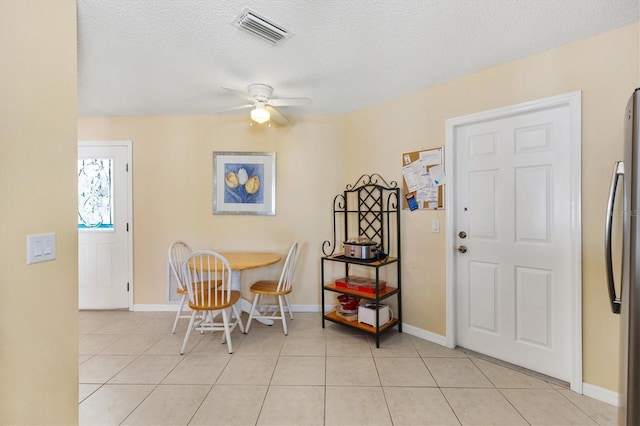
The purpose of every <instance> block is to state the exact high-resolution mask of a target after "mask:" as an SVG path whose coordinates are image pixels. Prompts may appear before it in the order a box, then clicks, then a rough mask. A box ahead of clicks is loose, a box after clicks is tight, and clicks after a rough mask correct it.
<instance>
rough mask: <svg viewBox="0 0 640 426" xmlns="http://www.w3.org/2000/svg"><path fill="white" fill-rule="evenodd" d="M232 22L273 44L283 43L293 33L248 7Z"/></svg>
mask: <svg viewBox="0 0 640 426" xmlns="http://www.w3.org/2000/svg"><path fill="white" fill-rule="evenodd" d="M232 24H233V25H235V26H237V27H238V28H241V29H243V30H245V31H248V32H250V33H251V34H253V35H255V36H258V37H260V38H261V39H263V40H266V41H268V42H269V43H272V44H278V43H281V42H283V41H285V40H286V39H287V38H289V37H291V36H292V35H293V33H292V32H290V31H287V30H285V29H284V28H282V26H281V25H278V24H276V23H274V22H271V21H269V20H268V19H266V18H265V17H263V16H261V15H259V14H257V13H256V12H254V11H253V10H251V9H249V8H248V7H247V8H245V9H244V10H243V11H242V12H240V14H239V15H238V16H236V17H235V19H234V20H233V22H232Z"/></svg>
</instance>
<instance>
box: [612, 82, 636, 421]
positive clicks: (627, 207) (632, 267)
mask: <svg viewBox="0 0 640 426" xmlns="http://www.w3.org/2000/svg"><path fill="white" fill-rule="evenodd" d="M624 123H625V125H624V139H625V140H624V156H623V158H622V160H621V161H617V162H616V163H615V166H614V171H613V177H612V180H611V188H610V192H609V202H608V206H607V219H606V226H605V228H606V231H605V252H606V267H607V281H608V283H607V284H608V288H609V299H610V302H611V309H612V310H613V312H614V313H615V314H620V315H621V320H622V321H621V340H620V341H621V346H620V411H619V419H618V423H619V424H622V425H640V227H639V225H640V224H639V223H638V214H639V212H640V174H639V173H640V88H638V89H636V90H635V91H634V92H633V94H632V95H631V98H630V99H629V103H628V104H627V108H626V110H625V117H624ZM616 194H617V195H616ZM620 196H622V199H618V200H616V197H618V198H619V197H620ZM618 220H621V221H622V232H621V236H622V238H616V240H618V239H621V240H622V248H621V251H619V250H614V249H613V247H612V240H613V239H614V238H613V236H614V232H613V227H614V222H616V221H618ZM616 226H617V225H616ZM617 253H621V262H620V264H621V265H622V271H621V273H620V272H618V271H615V272H614V269H618V268H617V267H616V268H614V262H613V258H614V255H616V254H617ZM617 265H618V262H616V266H617ZM614 276H617V277H619V279H620V283H616V282H614V281H615V278H614ZM616 289H619V293H618V294H616Z"/></svg>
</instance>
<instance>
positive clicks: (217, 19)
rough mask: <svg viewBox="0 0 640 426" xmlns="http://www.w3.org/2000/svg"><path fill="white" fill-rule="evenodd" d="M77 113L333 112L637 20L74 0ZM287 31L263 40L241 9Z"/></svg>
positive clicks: (571, 0) (510, 3)
mask: <svg viewBox="0 0 640 426" xmlns="http://www.w3.org/2000/svg"><path fill="white" fill-rule="evenodd" d="M77 4H78V113H79V115H81V116H112V115H210V114H213V113H215V112H217V111H219V110H222V109H225V108H230V107H234V106H238V105H242V104H244V103H245V102H244V101H243V99H242V98H240V97H239V96H237V95H235V94H234V93H233V92H231V91H229V90H224V89H222V87H227V88H233V89H237V90H240V91H244V90H246V86H247V85H248V84H250V83H266V84H269V85H271V86H273V87H274V93H273V97H308V98H310V99H311V101H312V103H311V104H309V105H305V106H297V107H282V108H279V110H280V111H281V112H282V113H283V114H285V115H286V114H312V113H323V114H337V113H346V112H351V111H355V110H358V109H361V108H365V107H367V106H370V105H373V104H376V103H379V102H382V101H385V100H389V99H393V98H397V97H399V96H402V95H406V94H409V93H413V92H416V91H418V90H421V89H424V88H427V87H431V86H434V85H437V84H440V83H443V82H446V81H449V80H453V79H456V78H459V77H462V76H465V75H468V74H471V73H474V72H477V71H481V70H483V69H487V68H490V67H493V66H496V65H499V64H502V63H505V62H508V61H512V60H514V59H518V58H521V57H524V56H528V55H531V54H534V53H537V52H541V51H545V50H548V49H551V48H553V47H557V46H561V45H563V44H566V43H569V42H571V41H575V40H579V39H582V38H585V37H588V36H591V35H594V34H598V33H601V32H605V31H608V30H611V29H614V28H617V27H621V26H624V25H627V24H630V23H632V22H636V21H638V20H640V0H317V1H311V0H287V1H285V0H243V1H239V0H148V1H146V0H136V1H133V0H78V1H77ZM245 7H249V8H251V9H252V10H253V11H255V12H257V13H258V14H260V15H263V16H265V17H266V18H268V19H270V20H272V21H274V22H275V23H278V24H280V25H282V26H283V27H284V28H285V29H287V30H289V31H291V32H293V33H294V35H293V37H291V38H290V39H288V40H286V41H285V42H284V43H282V44H280V45H277V46H274V45H271V44H269V43H267V42H265V41H263V40H261V39H259V38H257V37H255V36H253V35H251V34H249V33H247V32H244V31H242V30H240V29H238V28H237V27H235V26H233V25H232V24H231V22H232V20H233V19H234V18H235V17H236V16H237V15H238V14H239V13H240V12H241V11H242V10H243V9H244V8H245Z"/></svg>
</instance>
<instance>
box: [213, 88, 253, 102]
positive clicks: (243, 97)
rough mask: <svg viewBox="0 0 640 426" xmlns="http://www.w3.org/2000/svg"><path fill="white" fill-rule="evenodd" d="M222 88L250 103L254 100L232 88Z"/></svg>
mask: <svg viewBox="0 0 640 426" xmlns="http://www.w3.org/2000/svg"><path fill="white" fill-rule="evenodd" d="M220 88H221V89H223V90H226V91H228V92H231V93H233V94H234V95H236V96H239V97H241V98H242V99H244V100H249V101H251V100H252V99H251V97H250V96H249V95H248V94H247V93H246V92H241V91H240V90H236V89H232V88H230V87H220Z"/></svg>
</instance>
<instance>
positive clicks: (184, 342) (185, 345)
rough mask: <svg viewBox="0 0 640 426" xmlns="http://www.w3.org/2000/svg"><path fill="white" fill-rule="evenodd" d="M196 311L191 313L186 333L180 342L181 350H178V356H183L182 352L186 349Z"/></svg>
mask: <svg viewBox="0 0 640 426" xmlns="http://www.w3.org/2000/svg"><path fill="white" fill-rule="evenodd" d="M197 313H198V311H193V312H192V313H191V319H190V320H189V327H188V328H187V332H186V334H185V335H184V341H183V342H182V348H181V349H180V355H184V350H185V349H186V348H187V342H188V341H189V336H190V335H191V329H192V328H193V322H194V321H195V319H196V314H197Z"/></svg>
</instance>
